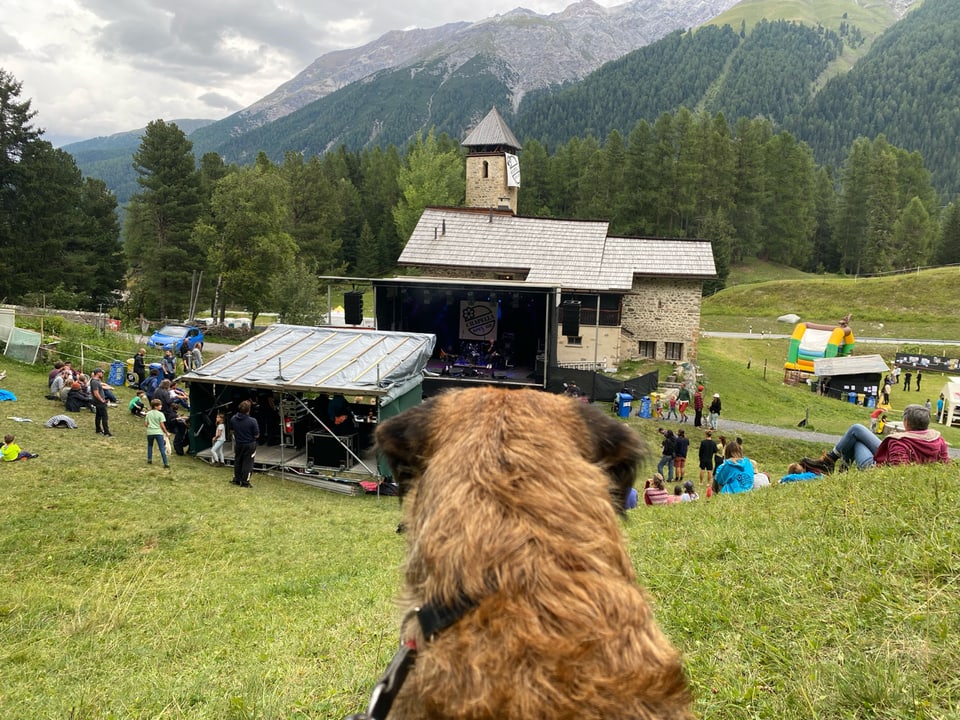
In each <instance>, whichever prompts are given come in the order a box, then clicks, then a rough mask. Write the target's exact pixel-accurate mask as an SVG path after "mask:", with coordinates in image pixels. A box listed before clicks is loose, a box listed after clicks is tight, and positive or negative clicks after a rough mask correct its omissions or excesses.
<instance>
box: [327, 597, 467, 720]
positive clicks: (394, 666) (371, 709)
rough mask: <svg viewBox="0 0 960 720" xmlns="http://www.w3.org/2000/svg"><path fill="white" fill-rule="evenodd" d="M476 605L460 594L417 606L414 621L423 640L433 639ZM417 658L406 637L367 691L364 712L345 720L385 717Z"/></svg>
mask: <svg viewBox="0 0 960 720" xmlns="http://www.w3.org/2000/svg"><path fill="white" fill-rule="evenodd" d="M476 606H477V603H476V602H474V601H473V600H471V599H470V598H468V597H467V596H466V595H464V594H462V593H461V595H460V597H459V599H458V600H457V602H456V603H455V604H453V605H436V604H434V603H427V604H425V605H422V606H421V607H418V608H416V609H415V610H414V611H413V612H414V613H416V616H417V622H419V623H420V631H421V632H422V633H423V637H424V640H425V641H426V642H430V641H432V640H433V639H434V638H435V637H436V636H437V635H439V634H440V633H442V632H443V631H444V630H446V629H447V628H448V627H450V626H451V625H453V624H454V623H456V622H457V621H458V620H459V619H460V618H462V617H463V616H464V615H466V614H467V613H468V612H470V611H471V610H472V609H473V608H475V607H476ZM416 659H417V644H416V642H415V641H414V640H406V641H404V642H403V644H401V645H400V649H399V650H397V653H396V654H395V655H394V656H393V659H392V660H390V664H389V665H387V669H386V670H385V671H384V673H383V675H381V676H380V679H379V680H377V684H376V685H374V686H373V692H372V693H371V694H370V704H369V705H368V706H367V711H366V712H365V713H360V714H356V715H348V716H347V718H346V719H345V720H385V719H386V717H387V713H389V712H390V708H391V706H392V705H393V701H394V699H396V697H397V693H399V692H400V688H401V687H403V682H404V680H406V679H407V675H408V674H409V672H410V669H411V668H412V667H413V665H414V663H415V662H416Z"/></svg>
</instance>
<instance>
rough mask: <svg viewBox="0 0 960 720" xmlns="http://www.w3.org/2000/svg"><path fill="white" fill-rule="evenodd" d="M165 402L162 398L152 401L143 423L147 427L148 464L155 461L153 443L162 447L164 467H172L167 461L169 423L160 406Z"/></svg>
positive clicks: (161, 454)
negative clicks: (166, 440)
mask: <svg viewBox="0 0 960 720" xmlns="http://www.w3.org/2000/svg"><path fill="white" fill-rule="evenodd" d="M161 407H163V403H162V402H161V401H160V398H157V399H155V400H151V401H150V410H148V411H147V414H146V415H144V417H143V424H144V426H146V428H147V465H150V464H151V463H153V443H156V444H157V447H158V448H159V449H160V457H161V459H162V460H163V467H164V468H166V469H168V470H169V469H170V463H169V462H168V461H167V446H166V442H165V439H166V438H168V437H169V434H168V433H167V424H166V422H164V420H165V418H164V415H163V413H162V412H161V411H160V408H161Z"/></svg>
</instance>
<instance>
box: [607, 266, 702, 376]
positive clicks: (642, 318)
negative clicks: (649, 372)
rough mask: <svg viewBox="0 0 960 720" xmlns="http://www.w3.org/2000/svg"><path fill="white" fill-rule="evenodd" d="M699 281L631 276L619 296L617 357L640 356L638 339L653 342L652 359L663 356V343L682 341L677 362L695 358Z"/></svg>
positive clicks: (659, 358)
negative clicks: (628, 286)
mask: <svg viewBox="0 0 960 720" xmlns="http://www.w3.org/2000/svg"><path fill="white" fill-rule="evenodd" d="M701 290H702V282H701V281H700V280H681V279H668V278H665V279H658V278H635V279H634V281H633V288H632V289H631V291H630V292H629V293H627V294H626V295H624V296H623V310H622V315H621V320H620V322H621V326H622V328H623V340H622V342H621V344H620V353H621V356H620V359H621V360H631V359H638V358H639V357H640V346H639V343H640V342H641V341H644V342H653V343H656V356H655V357H654V358H653V359H655V360H665V359H666V345H665V344H666V343H668V342H670V343H682V344H683V354H682V357H680V358H679V359H678V361H684V362H686V361H692V360H695V359H696V357H697V346H698V343H699V339H700V300H701Z"/></svg>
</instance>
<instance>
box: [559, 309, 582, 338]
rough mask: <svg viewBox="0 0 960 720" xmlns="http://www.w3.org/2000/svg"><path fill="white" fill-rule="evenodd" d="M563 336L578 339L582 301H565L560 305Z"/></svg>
mask: <svg viewBox="0 0 960 720" xmlns="http://www.w3.org/2000/svg"><path fill="white" fill-rule="evenodd" d="M560 309H561V314H560V317H561V324H562V326H563V334H564V335H566V336H567V337H577V336H578V335H579V334H580V301H579V300H565V301H564V302H562V303H561V304H560Z"/></svg>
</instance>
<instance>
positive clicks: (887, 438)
mask: <svg viewBox="0 0 960 720" xmlns="http://www.w3.org/2000/svg"><path fill="white" fill-rule="evenodd" d="M918 375H919V373H918ZM893 382H895V380H893ZM889 385H890V383H885V386H886V387H885V391H886V393H889V389H890V388H889ZM905 387H913V385H912V383H911V385H910V386H905ZM917 389H918V390H919V387H917ZM684 394H686V396H687V397H689V391H686V390H685V388H681V390H680V391H678V392H677V393H676V394H673V395H671V396H669V397H667V398H666V406H667V407H668V408H669V410H668V412H667V413H666V416H665V417H664V415H662V414H658V416H659V417H664V419H667V420H669V419H674V420H676V421H677V422H678V423H679V424H680V425H681V427H680V428H678V429H676V430H674V429H673V428H664V427H659V428H658V433H659V434H660V436H661V440H660V448H659V449H660V452H659V460H658V462H657V468H656V472H654V473H653V474H652V475H651V476H650V478H649V479H647V481H646V482H645V486H644V488H643V491H642V494H637V495H635V496H634V499H633V504H632V505H631V501H630V500H628V503H627V507H628V509H629V508H630V507H636V506H637V505H639V504H640V502H641V500H642V503H643V504H646V505H664V504H670V503H674V502H685V501H691V500H695V499H698V498H699V495H698V494H697V492H696V485H695V484H694V482H693V481H692V480H687V479H686V478H685V467H686V458H687V454H688V450H689V447H690V439H689V438H688V437H687V436H686V431H685V429H684V428H683V427H682V425H683V423H684V422H685V419H684V414H685V413H684V411H685V410H686V407H685V406H683V403H684V402H686V401H685V400H681V397H683V396H684ZM618 400H619V398H618ZM619 403H620V404H621V405H622V400H619ZM692 405H693V409H694V423H693V424H694V427H701V428H703V438H702V439H701V440H700V442H699V445H698V446H697V462H698V466H699V476H698V482H699V486H700V487H701V488H703V489H704V492H705V494H706V496H707V497H711V496H712V495H714V494H734V493H742V492H747V491H750V490H755V489H757V488H762V487H768V486H769V485H770V484H771V476H770V474H769V473H767V472H764V471H763V470H762V469H761V468H760V466H759V464H758V463H757V461H756V460H755V459H752V458H750V457H748V455H747V454H746V453H745V452H744V448H743V440H742V439H741V438H739V437H737V438H734V439H728V438H727V437H726V436H725V435H723V434H719V433H717V432H716V430H717V428H718V427H719V417H720V412H721V410H722V407H721V404H720V395H719V393H714V396H713V401H712V402H711V404H710V405H709V406H708V407H707V410H708V412H709V415H708V416H707V418H706V419H704V417H703V409H704V405H705V403H704V388H703V386H702V385H698V386H697V389H696V392H695V393H694V394H693V397H692ZM943 406H944V398H943V396H942V395H941V397H940V399H939V401H938V403H937V407H936V417H937V418H938V419H939V418H940V417H941V415H942V413H943ZM888 412H890V410H889V408H888V407H881V408H877V409H875V410H873V411H872V412H871V415H870V426H869V427H867V426H866V425H862V424H859V423H858V424H854V425H852V426H851V427H850V428H848V430H847V431H846V432H845V433H844V435H843V436H842V437H841V438H840V440H839V441H838V442H837V443H836V444H835V445H834V447H832V448H830V449H828V450H825V451H824V452H823V453H821V455H820V456H819V457H813V458H811V457H803V458H800V459H798V460H797V461H796V462H793V463H790V464H789V466H788V467H787V469H786V473H785V474H783V475H782V476H781V477H780V479H779V482H780V483H789V482H796V481H800V480H810V479H815V478H819V477H822V476H823V475H829V474H830V473H832V472H834V471H835V470H836V469H837V468H842V469H846V468H854V467H855V468H858V469H861V470H865V469H867V468H870V467H873V466H875V465H906V464H926V463H949V462H950V457H949V453H948V447H947V443H946V442H945V441H944V439H943V437H942V435H941V434H940V433H939V432H938V431H937V430H934V429H932V428H930V421H931V416H932V414H933V408H932V403H931V402H930V401H929V400H928V401H927V402H926V403H925V404H923V405H921V404H910V405H907V406H906V407H905V408H904V410H903V413H902V427H903V429H902V430H899V429H895V430H893V432H890V428H888V427H887V414H888ZM898 427H899V426H898ZM671 485H672V486H673V487H672V492H671V488H670V486H671Z"/></svg>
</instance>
